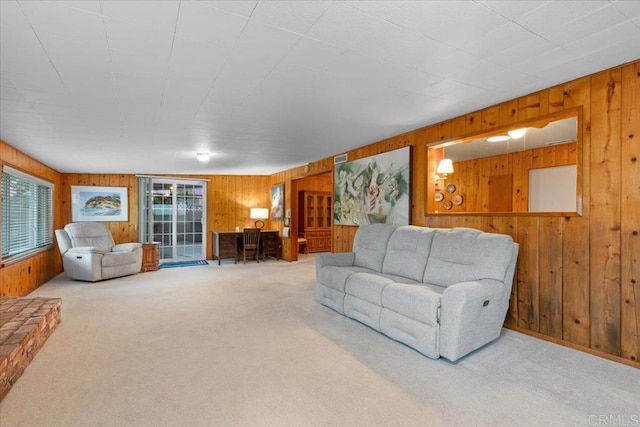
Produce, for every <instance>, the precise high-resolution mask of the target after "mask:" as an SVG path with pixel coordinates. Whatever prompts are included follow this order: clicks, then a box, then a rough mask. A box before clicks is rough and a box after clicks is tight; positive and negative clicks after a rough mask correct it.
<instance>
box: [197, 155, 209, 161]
mask: <svg viewBox="0 0 640 427" xmlns="http://www.w3.org/2000/svg"><path fill="white" fill-rule="evenodd" d="M210 158H211V154H209V153H198V154H196V159H198V160H200V161H201V162H206V161H207V160H209V159H210Z"/></svg>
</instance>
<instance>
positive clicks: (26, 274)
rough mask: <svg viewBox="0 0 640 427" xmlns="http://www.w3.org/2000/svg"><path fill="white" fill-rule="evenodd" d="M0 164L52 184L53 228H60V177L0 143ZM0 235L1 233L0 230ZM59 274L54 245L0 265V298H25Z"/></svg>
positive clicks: (60, 263)
mask: <svg viewBox="0 0 640 427" xmlns="http://www.w3.org/2000/svg"><path fill="white" fill-rule="evenodd" d="M0 164H2V165H9V166H11V167H12V168H14V169H18V170H21V171H23V172H25V173H28V174H30V175H33V176H36V177H38V178H41V179H44V180H46V181H49V182H52V183H53V186H54V189H53V200H54V203H53V226H54V227H55V228H58V227H60V226H61V225H64V223H63V222H62V219H61V218H62V215H61V212H62V210H63V207H62V204H61V202H60V194H62V192H64V188H63V184H62V182H63V181H62V175H61V174H60V173H58V172H56V171H55V170H53V169H51V168H50V167H48V166H46V165H44V164H42V163H40V162H39V161H37V160H35V159H33V158H32V157H30V156H28V155H26V154H24V153H22V152H21V151H19V150H17V149H15V148H14V147H12V146H10V145H9V144H7V143H6V142H4V141H2V140H0ZM0 232H1V231H0ZM61 271H62V258H61V257H60V255H59V252H58V248H57V247H56V246H55V242H54V246H53V247H52V248H50V249H47V250H45V251H42V252H38V253H37V254H35V255H32V256H30V257H28V258H25V259H23V260H21V261H16V262H14V263H11V264H7V265H2V266H0V296H15V295H26V294H28V293H29V292H31V291H32V290H33V289H35V288H37V287H38V286H40V285H42V284H43V283H45V282H46V281H47V280H50V279H51V278H53V277H54V276H56V275H57V274H59V273H60V272H61Z"/></svg>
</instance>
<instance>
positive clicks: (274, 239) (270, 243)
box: [260, 231, 280, 259]
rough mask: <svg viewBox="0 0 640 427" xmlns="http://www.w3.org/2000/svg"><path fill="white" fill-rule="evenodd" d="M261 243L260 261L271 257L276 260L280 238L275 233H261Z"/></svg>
mask: <svg viewBox="0 0 640 427" xmlns="http://www.w3.org/2000/svg"><path fill="white" fill-rule="evenodd" d="M260 240H261V241H262V243H261V245H262V259H265V257H268V256H271V257H274V258H275V259H278V249H279V247H280V238H279V237H278V232H277V231H263V232H262V234H261V235H260Z"/></svg>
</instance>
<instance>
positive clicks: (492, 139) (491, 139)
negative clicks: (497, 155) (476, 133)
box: [487, 135, 511, 142]
mask: <svg viewBox="0 0 640 427" xmlns="http://www.w3.org/2000/svg"><path fill="white" fill-rule="evenodd" d="M510 139H511V137H510V136H509V135H496V136H492V137H489V138H487V141H489V142H502V141H508V140H510Z"/></svg>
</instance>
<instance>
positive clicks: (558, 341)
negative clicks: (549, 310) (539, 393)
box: [504, 324, 640, 369]
mask: <svg viewBox="0 0 640 427" xmlns="http://www.w3.org/2000/svg"><path fill="white" fill-rule="evenodd" d="M504 327H505V328H507V329H511V330H514V331H516V332H520V333H522V334H525V335H529V336H532V337H535V338H539V339H541V340H544V341H549V342H552V343H554V344H558V345H561V346H564V347H569V348H572V349H574V350H578V351H582V352H584V353H589V354H592V355H594V356H598V357H602V358H603V359H608V360H611V361H614V362H618V363H622V364H624V365H628V366H631V367H632V368H636V369H640V362H638V361H633V360H629V359H625V358H624V357H621V356H616V355H614V354H610V353H606V352H604V351H600V350H594V349H592V348H589V347H585V346H582V345H578V344H573V343H570V342H567V341H564V340H561V339H558V338H554V337H550V336H548V335H544V334H541V333H539V332H534V331H530V330H528V329H524V328H520V327H518V326H514V325H507V324H505V325H504Z"/></svg>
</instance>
